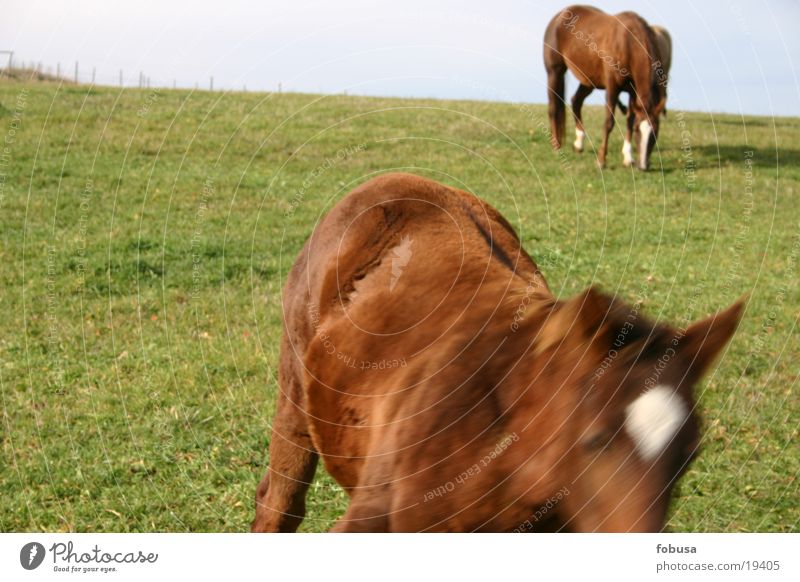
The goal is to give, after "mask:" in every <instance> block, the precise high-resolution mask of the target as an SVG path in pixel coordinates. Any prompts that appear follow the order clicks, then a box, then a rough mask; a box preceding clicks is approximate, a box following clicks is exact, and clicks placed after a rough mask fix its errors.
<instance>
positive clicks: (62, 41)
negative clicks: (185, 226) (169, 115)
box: [0, 0, 800, 115]
mask: <svg viewBox="0 0 800 582" xmlns="http://www.w3.org/2000/svg"><path fill="white" fill-rule="evenodd" d="M565 5H566V3H564V2H552V1H538V2H527V1H523V0H518V1H513V0H509V1H504V0H499V1H494V2H490V1H487V0H482V1H473V0H461V1H437V0H424V1H420V0H399V1H398V0H394V1H392V2H388V1H387V2H384V1H379V0H372V1H367V0H333V1H330V0H329V1H327V2H326V1H307V0H293V1H291V2H286V1H280V2H278V1H275V0H267V1H266V2H261V3H257V2H243V1H241V0H226V1H224V2H218V1H217V2H209V1H205V0H195V1H190V0H174V1H166V0H161V1H151V0H144V1H141V2H114V1H109V0H81V1H70V2H64V1H58V0H25V1H20V0H11V1H8V0H0V6H2V8H1V10H2V14H3V18H2V19H0V49H14V50H15V51H16V59H17V60H18V61H41V62H42V63H43V64H44V65H45V66H48V65H49V66H52V67H53V68H55V65H56V63H57V62H60V63H61V67H62V70H63V71H68V72H69V74H72V71H73V70H74V62H75V61H76V60H77V61H79V62H80V67H81V68H80V72H81V76H82V77H90V76H91V69H92V67H96V69H97V80H98V82H102V83H109V84H116V83H117V82H118V76H119V70H120V69H123V70H124V72H125V76H126V77H127V80H128V83H130V84H135V83H136V81H137V78H138V74H139V71H140V70H142V71H144V72H145V74H146V75H149V76H150V78H151V80H152V83H153V84H160V85H164V86H172V83H173V80H175V81H177V84H178V86H183V87H192V86H194V85H195V83H197V84H199V85H200V86H201V87H203V88H205V87H207V86H208V82H209V77H210V76H212V75H213V76H214V83H215V86H216V87H217V88H235V89H241V88H242V86H243V85H246V86H247V88H248V89H249V90H274V89H275V88H277V86H278V83H281V84H282V87H283V89H284V90H295V91H307V92H326V93H333V92H343V91H347V92H348V93H350V94H364V95H389V96H414V97H440V98H459V99H484V100H502V101H509V100H511V101H525V102H538V103H542V102H544V101H545V100H546V90H545V75H544V68H543V65H542V56H541V52H542V51H541V45H542V36H543V33H544V28H545V26H546V24H547V22H548V20H549V19H550V18H551V17H552V16H553V14H555V12H556V11H557V10H558V9H560V8H562V7H564V6H565ZM595 5H596V6H598V7H600V8H602V9H604V10H606V11H608V12H611V13H615V12H619V11H622V10H628V9H633V10H636V11H637V12H639V13H640V14H641V15H642V16H644V17H645V19H647V20H648V21H649V22H650V23H651V24H661V25H663V26H666V27H667V28H668V29H669V30H670V32H671V34H672V38H673V43H674V57H673V66H672V76H671V81H670V82H671V85H670V108H672V109H688V110H696V111H725V112H731V113H757V114H765V115H770V114H774V115H798V114H800V81H798V74H797V69H798V66H797V65H798V63H800V34H798V32H797V28H798V26H800V3H799V2H797V1H796V0H770V1H764V0H755V1H748V2H745V1H744V0H734V1H731V0H713V1H701V0H695V1H687V0H671V1H668V2H637V3H633V2H617V1H613V2H596V3H595ZM568 83H569V89H570V90H572V89H574V87H575V81H574V80H571V82H568ZM589 102H590V103H599V102H601V96H600V94H599V92H596V93H595V95H593V96H592V98H590V101H589Z"/></svg>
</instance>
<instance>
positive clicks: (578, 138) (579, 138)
mask: <svg viewBox="0 0 800 582" xmlns="http://www.w3.org/2000/svg"><path fill="white" fill-rule="evenodd" d="M584 135H586V134H585V133H583V132H582V131H581V130H580V129H576V130H575V143H573V144H572V145H574V146H575V149H576V150H578V151H579V152H582V151H583V136H584Z"/></svg>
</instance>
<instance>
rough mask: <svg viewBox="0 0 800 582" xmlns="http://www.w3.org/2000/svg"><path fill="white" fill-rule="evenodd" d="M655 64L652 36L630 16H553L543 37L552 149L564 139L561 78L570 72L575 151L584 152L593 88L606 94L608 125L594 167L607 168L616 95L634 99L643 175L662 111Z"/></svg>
mask: <svg viewBox="0 0 800 582" xmlns="http://www.w3.org/2000/svg"><path fill="white" fill-rule="evenodd" d="M658 61H659V53H658V48H657V44H656V38H655V34H654V33H653V30H652V29H651V28H650V27H649V26H648V25H647V23H646V22H645V21H644V19H643V18H642V17H640V16H639V15H638V14H636V13H634V12H621V13H619V14H616V15H613V16H612V15H610V14H606V13H605V12H603V11H602V10H598V9H597V8H592V7H590V6H570V7H568V8H565V9H564V10H562V11H561V12H559V13H558V14H556V15H555V16H554V17H553V19H552V20H551V21H550V24H548V25H547V29H546V30H545V36H544V64H545V69H546V70H547V85H548V101H549V116H550V127H551V132H552V143H553V146H554V147H555V148H556V149H558V148H560V147H561V145H562V143H563V139H564V129H565V104H564V98H565V95H564V91H565V89H564V76H565V75H566V72H567V69H569V70H570V71H572V73H573V74H574V75H575V77H576V78H577V79H578V82H579V83H580V86H579V87H578V90H577V91H576V92H575V96H574V97H573V98H572V111H573V114H574V115H575V123H576V126H575V133H576V139H575V149H576V150H577V151H582V150H583V137H584V135H585V131H584V127H583V118H582V114H581V108H582V107H583V102H584V100H585V99H586V98H587V97H588V96H589V94H590V93H591V92H592V91H593V90H594V89H605V90H606V121H605V128H604V134H603V141H602V143H601V145H600V149H599V150H598V154H597V162H598V164H599V165H600V167H605V164H606V154H607V152H608V137H609V135H610V134H611V130H612V129H614V108H615V107H616V106H617V102H618V100H619V96H620V93H622V92H627V93H630V94H631V95H632V98H631V105H630V107H631V109H632V114H633V121H634V124H635V128H636V133H637V136H638V138H639V139H638V140H637V145H638V148H639V156H638V161H637V167H638V168H639V169H641V170H646V169H647V168H648V166H649V161H650V154H651V152H652V150H653V146H654V145H655V142H656V138H657V137H658V129H659V116H660V114H661V111H662V110H663V109H664V107H665V106H666V91H665V89H664V87H663V86H662V85H661V84H659V81H663V79H661V78H660V77H659V75H658V74H657V69H658V67H657V66H654V65H655V63H657V62H658ZM626 161H627V159H626Z"/></svg>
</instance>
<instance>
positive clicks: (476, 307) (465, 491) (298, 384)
mask: <svg viewBox="0 0 800 582" xmlns="http://www.w3.org/2000/svg"><path fill="white" fill-rule="evenodd" d="M283 309H284V335H283V343H282V345H281V360H280V374H279V381H280V396H279V402H278V408H277V413H276V415H275V419H274V423H273V431H272V439H271V442H270V451H269V452H270V455H269V463H270V464H269V469H268V471H267V474H266V476H265V477H264V479H263V481H262V482H261V484H260V485H259V487H258V490H257V493H256V516H255V520H254V522H253V525H252V529H253V531H257V532H267V531H271V532H277V531H283V532H288V531H295V530H296V529H297V527H298V525H299V524H300V522H301V521H302V519H303V516H304V513H305V495H306V491H307V489H308V486H309V483H310V482H311V480H312V479H313V476H314V471H315V467H316V464H317V459H318V458H320V457H321V458H322V460H323V462H324V464H325V468H326V469H327V470H328V472H329V473H330V474H331V475H332V476H333V478H334V479H335V480H336V481H337V482H338V483H339V484H340V485H341V486H342V487H343V488H344V489H345V491H346V492H347V493H348V494H349V496H350V502H349V506H348V509H347V512H346V513H345V514H344V515H343V516H342V517H341V518H340V519H339V520H338V522H337V523H336V525H335V526H334V528H333V529H334V531H369V532H378V531H395V532H397V531H403V532H421V531H459V532H466V531H498V532H503V531H514V530H519V529H520V528H521V527H524V529H525V530H531V531H556V530H565V531H657V530H660V529H661V528H662V527H663V524H664V520H665V512H666V509H667V504H668V501H669V498H670V492H671V490H672V487H673V485H674V483H675V481H676V479H677V478H678V477H679V476H680V475H681V474H682V473H683V472H684V471H685V470H686V467H687V465H688V464H689V462H690V461H691V459H692V458H693V456H694V455H695V454H696V451H697V445H698V438H699V437H698V419H697V413H696V402H695V398H694V395H693V385H694V384H695V383H696V382H698V380H699V379H700V377H701V375H702V374H703V372H704V371H705V370H706V369H707V368H708V367H709V365H710V364H711V362H712V360H713V359H714V357H715V356H716V355H717V353H718V352H719V351H720V350H721V349H722V348H723V346H724V345H725V344H726V342H727V341H728V340H729V339H730V337H731V336H732V334H733V332H734V328H735V326H736V324H737V321H738V318H739V312H740V305H738V304H737V305H735V306H733V307H732V308H730V309H729V310H727V311H725V312H722V313H719V314H717V315H716V316H713V317H710V318H709V319H706V320H703V321H700V322H699V323H695V324H693V325H691V326H690V327H689V328H688V329H686V330H683V331H681V330H678V329H675V328H671V327H668V326H666V325H661V324H655V323H653V322H651V321H649V320H648V319H646V318H645V317H644V316H643V315H642V314H641V313H640V312H639V308H638V306H629V305H625V304H624V303H622V302H621V301H618V300H617V299H614V298H612V297H609V296H606V295H603V294H601V293H599V292H598V291H595V290H594V289H588V290H587V291H585V292H583V293H580V294H579V295H577V296H576V297H573V298H571V299H568V300H559V299H557V298H556V297H554V296H553V294H552V293H551V292H550V289H549V288H548V286H547V283H546V282H545V280H544V278H543V276H542V274H541V273H540V271H539V269H538V268H537V267H536V264H535V263H534V262H533V261H532V260H531V258H530V257H529V256H528V254H527V253H526V252H525V250H523V248H522V247H521V246H520V241H519V239H518V238H517V235H516V233H515V232H514V230H513V228H512V227H511V226H510V225H509V223H508V222H507V221H506V220H505V219H504V218H503V217H502V216H501V215H500V214H499V213H498V212H497V211H496V210H495V209H494V208H492V207H491V206H489V205H488V204H487V203H485V202H483V201H481V200H480V199H478V198H476V197H474V196H472V195H470V194H468V193H466V192H463V191H460V190H456V189H454V188H451V187H448V186H445V185H442V184H439V183H437V182H434V181H432V180H429V179H426V178H422V177H419V176H413V175H409V174H387V175H383V176H380V177H377V178H375V179H373V180H370V181H369V182H367V183H365V184H363V185H361V186H360V187H358V188H356V189H355V190H354V191H353V192H351V193H350V194H349V195H348V196H347V197H345V198H344V199H343V200H342V201H341V202H339V203H338V204H337V205H336V206H335V207H334V208H333V209H332V210H331V211H330V212H329V213H328V215H327V216H326V217H325V218H324V219H323V220H322V221H321V222H320V223H319V225H318V226H317V228H316V229H315V231H314V233H313V234H312V235H311V238H310V239H309V240H308V241H307V243H306V245H305V247H304V248H303V250H302V251H301V252H300V255H299V256H298V258H297V261H296V262H295V264H294V267H293V268H292V269H291V272H290V273H289V276H288V280H287V282H286V287H285V289H284V297H283ZM523 524H525V525H524V526H523Z"/></svg>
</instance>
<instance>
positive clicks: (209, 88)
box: [208, 75, 214, 91]
mask: <svg viewBox="0 0 800 582" xmlns="http://www.w3.org/2000/svg"><path fill="white" fill-rule="evenodd" d="M208 90H209V91H213V90H214V77H213V75H212V77H211V82H210V83H209V84H208Z"/></svg>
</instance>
